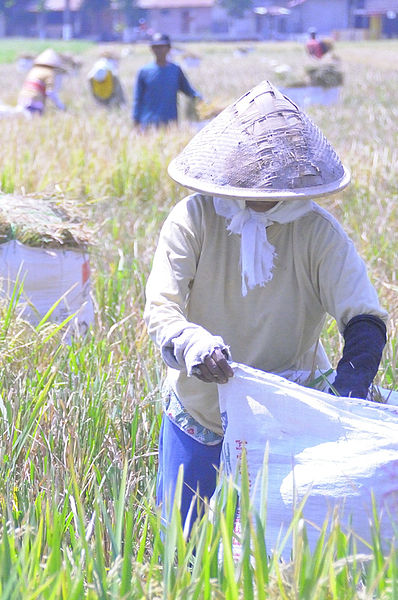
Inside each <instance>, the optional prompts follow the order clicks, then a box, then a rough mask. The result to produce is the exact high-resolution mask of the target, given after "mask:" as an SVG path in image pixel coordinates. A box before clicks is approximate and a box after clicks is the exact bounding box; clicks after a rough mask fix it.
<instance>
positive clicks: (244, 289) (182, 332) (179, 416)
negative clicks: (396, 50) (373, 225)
mask: <svg viewBox="0 0 398 600" xmlns="http://www.w3.org/2000/svg"><path fill="white" fill-rule="evenodd" d="M169 174H170V175H171V177H172V178H174V179H175V180H176V181H177V182H179V183H180V184H182V185H184V186H186V187H189V188H191V189H193V190H196V193H194V194H192V195H190V196H188V197H186V198H185V199H184V200H182V201H181V202H179V203H178V204H177V205H176V206H175V207H174V208H173V210H172V211H171V213H170V215H169V216H168V218H167V219H166V221H165V223H164V225H163V228H162V230H161V233H160V239H159V243H158V247H157V250H156V253H155V257H154V262H153V268H152V272H151V274H150V277H149V280H148V283H147V290H146V294H147V303H146V308H145V320H146V323H147V326H148V331H149V334H150V336H151V337H152V339H153V340H154V341H155V343H156V344H157V345H158V346H159V348H160V351H161V354H162V357H163V359H164V361H165V362H166V364H167V365H168V374H167V386H166V387H167V394H166V397H165V401H164V415H163V422H162V428H161V433H160V441H159V473H158V490H157V502H158V503H162V502H164V501H165V499H167V500H169V501H170V500H172V498H173V494H174V486H175V482H176V479H177V473H178V469H179V466H180V465H183V466H184V488H183V497H182V506H181V512H182V516H183V518H184V519H185V517H186V515H187V512H188V508H189V506H190V503H191V500H192V497H193V493H194V492H193V491H195V490H198V492H199V495H200V497H201V498H204V497H207V498H209V497H210V496H211V495H212V493H213V491H214V487H215V483H216V469H217V468H218V466H219V462H220V450H221V442H222V438H223V429H222V425H221V419H220V411H219V405H218V392H217V389H218V388H217V384H224V383H226V382H227V381H228V379H229V378H230V377H233V371H232V369H231V367H230V365H229V360H230V359H232V360H234V361H236V362H240V363H244V364H247V365H249V366H251V367H254V368H257V369H260V370H262V371H267V372H270V373H275V374H277V375H280V376H282V377H285V378H287V379H290V380H292V381H295V382H297V383H300V384H302V385H309V384H311V382H314V381H315V380H316V379H317V378H319V380H320V384H319V385H318V389H322V390H323V391H327V392H330V393H336V394H339V395H342V396H353V397H356V398H366V396H367V394H368V389H369V386H370V384H371V383H372V380H373V378H374V376H375V375H376V373H377V370H378V367H379V363H380V359H381V355H382V351H383V348H384V345H385V341H386V325H385V323H386V320H387V314H386V312H385V311H384V310H383V309H382V308H381V307H380V304H379V301H378V298H377V294H376V292H375V289H374V288H373V286H372V285H371V283H370V281H369V279H368V276H367V274H366V268H365V265H364V263H363V261H362V260H361V258H360V257H359V256H358V254H357V252H356V250H355V248H354V245H353V243H352V241H351V240H350V239H349V238H348V236H347V235H346V233H345V232H344V230H343V229H342V227H341V226H340V225H339V223H338V222H337V221H336V219H335V218H334V217H333V216H332V215H331V214H329V213H328V212H327V211H326V210H325V209H324V208H322V207H321V206H319V205H318V204H316V203H315V202H314V201H313V198H316V197H321V196H326V195H329V194H332V193H335V192H338V191H340V190H342V189H343V188H344V187H345V186H346V185H347V184H348V183H349V174H348V172H347V170H346V169H345V168H344V166H343V165H342V164H341V162H340V160H339V158H338V156H337V155H336V153H335V152H334V150H333V148H332V147H331V146H330V144H329V143H328V141H327V140H326V139H325V137H324V136H323V135H322V133H321V132H320V131H319V129H318V128H317V127H316V126H315V124H314V123H313V122H312V121H311V120H310V119H309V117H308V116H307V115H306V114H305V113H304V112H302V111H301V110H300V109H299V108H298V107H297V106H296V105H295V104H293V103H292V102H291V101H290V100H289V99H288V98H286V97H284V96H283V95H282V94H281V93H280V92H279V91H278V90H277V89H276V88H274V87H273V86H272V85H271V84H270V83H269V82H262V83H261V84H259V85H258V86H257V87H255V88H254V89H252V90H251V91H249V92H248V93H247V94H245V95H244V96H243V97H242V98H240V99H239V100H237V101H236V102H235V103H234V104H232V105H231V106H229V107H227V108H226V109H225V110H224V111H223V112H222V113H220V114H219V115H218V116H217V117H216V118H215V119H213V121H211V122H210V123H209V124H208V125H207V126H206V127H205V128H204V129H202V130H201V131H200V132H199V133H198V134H197V135H196V136H195V137H194V138H193V139H192V140H191V141H190V143H189V144H188V145H187V146H186V148H185V149H184V150H183V152H182V153H181V154H180V155H179V156H177V158H175V159H174V160H173V161H172V163H171V164H170V166H169ZM327 314H329V315H332V316H333V317H334V318H335V319H336V322H337V325H338V328H339V331H340V332H341V334H342V335H343V337H344V341H345V343H344V350H343V354H342V357H341V360H340V361H339V363H338V365H337V369H336V374H335V379H334V381H333V377H334V374H333V376H329V379H328V377H327V376H324V377H322V374H326V373H328V371H330V370H331V365H330V362H329V360H328V358H327V356H326V353H325V351H324V349H323V347H322V344H321V342H320V340H319V337H320V334H321V332H322V328H323V325H324V322H325V318H326V315H327ZM265 441H266V440H264V444H265ZM195 516H196V512H195V511H194V513H193V518H195Z"/></svg>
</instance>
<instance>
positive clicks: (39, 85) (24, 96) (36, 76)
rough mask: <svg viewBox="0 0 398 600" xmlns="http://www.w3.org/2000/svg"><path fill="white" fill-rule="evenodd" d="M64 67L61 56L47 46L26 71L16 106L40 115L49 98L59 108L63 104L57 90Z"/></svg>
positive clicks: (62, 106)
mask: <svg viewBox="0 0 398 600" xmlns="http://www.w3.org/2000/svg"><path fill="white" fill-rule="evenodd" d="M65 71H66V69H65V67H64V62H63V60H62V57H61V56H60V55H59V54H58V53H57V52H55V50H53V49H52V48H47V50H44V52H42V53H41V54H39V56H37V57H36V59H35V60H34V63H33V67H32V68H31V69H30V71H29V72H28V74H27V76H26V79H25V81H24V83H23V86H22V89H21V92H20V94H19V97H18V106H20V107H21V108H24V109H25V110H27V111H29V112H30V113H32V114H38V115H42V114H43V113H44V110H45V106H46V100H47V98H49V99H50V100H51V101H52V102H53V104H54V105H55V106H56V107H57V108H58V109H60V110H65V104H64V103H63V102H62V100H61V99H60V97H59V95H58V92H59V90H60V89H61V86H62V77H63V75H64V73H65Z"/></svg>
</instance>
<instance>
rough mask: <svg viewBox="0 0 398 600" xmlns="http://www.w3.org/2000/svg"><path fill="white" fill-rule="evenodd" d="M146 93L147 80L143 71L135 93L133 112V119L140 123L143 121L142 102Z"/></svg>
mask: <svg viewBox="0 0 398 600" xmlns="http://www.w3.org/2000/svg"><path fill="white" fill-rule="evenodd" d="M144 93H145V80H144V75H143V72H142V71H139V73H138V75H137V79H136V82H135V89H134V91H133V98H134V100H133V110H132V114H131V117H132V119H133V121H135V122H137V123H139V122H140V121H141V113H142V101H143V98H144Z"/></svg>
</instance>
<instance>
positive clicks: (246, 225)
mask: <svg viewBox="0 0 398 600" xmlns="http://www.w3.org/2000/svg"><path fill="white" fill-rule="evenodd" d="M213 203H214V209H215V211H216V213H217V214H218V215H220V216H222V217H224V218H225V219H226V220H227V223H228V224H227V230H228V231H229V232H230V233H235V234H238V235H240V236H241V246H240V248H241V253H240V262H241V273H242V296H246V294H247V291H248V289H252V288H254V287H255V286H257V285H259V286H264V285H265V284H266V283H267V282H268V281H270V280H271V279H272V269H273V266H274V258H275V248H274V246H273V245H272V244H271V243H270V242H269V241H268V239H267V227H268V226H269V225H271V224H272V223H281V224H282V223H290V222H292V221H295V220H296V219H299V218H300V217H302V216H303V215H305V214H306V213H308V212H310V211H311V210H312V209H313V202H312V200H308V199H307V200H287V201H283V200H281V201H280V202H278V204H276V205H275V206H274V207H272V208H270V209H269V210H268V211H266V212H258V211H255V210H253V209H251V208H248V207H247V206H246V202H245V200H237V199H227V198H217V197H215V198H213Z"/></svg>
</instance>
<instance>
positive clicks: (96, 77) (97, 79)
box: [87, 50, 126, 107]
mask: <svg viewBox="0 0 398 600" xmlns="http://www.w3.org/2000/svg"><path fill="white" fill-rule="evenodd" d="M118 63H119V61H118V58H117V57H116V55H115V54H114V53H113V52H110V51H108V50H105V51H104V52H103V53H102V55H101V57H100V58H99V59H98V60H97V61H96V62H95V64H94V65H93V67H92V69H91V70H90V72H89V74H88V76H87V77H88V81H89V84H90V90H91V93H92V95H93V98H94V99H95V101H96V102H98V104H101V105H102V106H107V107H120V106H123V105H124V104H126V98H125V95H124V92H123V88H122V85H121V83H120V79H119V75H118V66H119V65H118Z"/></svg>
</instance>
